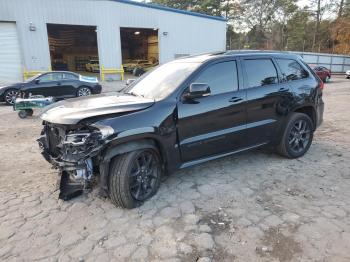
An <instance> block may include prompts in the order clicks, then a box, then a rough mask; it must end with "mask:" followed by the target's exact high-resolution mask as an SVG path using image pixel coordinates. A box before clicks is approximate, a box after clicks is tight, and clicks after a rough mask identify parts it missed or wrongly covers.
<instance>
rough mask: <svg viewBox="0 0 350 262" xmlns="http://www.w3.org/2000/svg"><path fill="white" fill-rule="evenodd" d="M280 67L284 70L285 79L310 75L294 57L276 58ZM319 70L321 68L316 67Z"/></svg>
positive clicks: (283, 77) (291, 79) (295, 78)
mask: <svg viewBox="0 0 350 262" xmlns="http://www.w3.org/2000/svg"><path fill="white" fill-rule="evenodd" d="M276 60H277V63H278V65H279V67H280V68H281V71H282V79H283V81H294V80H299V79H303V78H307V77H308V76H309V74H308V72H306V70H305V69H304V68H303V67H302V66H301V65H300V64H299V63H298V62H297V61H295V60H293V59H280V58H279V59H276ZM315 70H319V68H317V69H316V68H315Z"/></svg>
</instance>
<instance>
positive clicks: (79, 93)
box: [77, 86, 91, 96]
mask: <svg viewBox="0 0 350 262" xmlns="http://www.w3.org/2000/svg"><path fill="white" fill-rule="evenodd" d="M89 95H91V89H90V88H88V87H85V86H82V87H79V89H78V91H77V96H89Z"/></svg>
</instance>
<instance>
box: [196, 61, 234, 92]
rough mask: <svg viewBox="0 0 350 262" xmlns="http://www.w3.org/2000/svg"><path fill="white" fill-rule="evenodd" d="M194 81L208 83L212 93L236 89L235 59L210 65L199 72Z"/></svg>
mask: <svg viewBox="0 0 350 262" xmlns="http://www.w3.org/2000/svg"><path fill="white" fill-rule="evenodd" d="M194 82H195V83H205V84H208V85H209V87H210V90H211V93H212V94H213V95H217V94H223V93H227V92H232V91H236V90H238V78H237V65H236V61H229V62H221V63H218V64H215V65H211V66H209V67H208V68H207V69H205V70H204V71H203V72H201V73H200V75H199V76H198V77H197V79H195V80H194Z"/></svg>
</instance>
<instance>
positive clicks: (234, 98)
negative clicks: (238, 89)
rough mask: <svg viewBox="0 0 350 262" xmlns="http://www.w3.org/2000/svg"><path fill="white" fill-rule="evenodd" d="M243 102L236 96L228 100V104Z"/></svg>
mask: <svg viewBox="0 0 350 262" xmlns="http://www.w3.org/2000/svg"><path fill="white" fill-rule="evenodd" d="M242 100H243V98H241V97H238V96H234V97H232V98H231V99H230V100H228V101H229V102H230V103H238V102H240V101H242Z"/></svg>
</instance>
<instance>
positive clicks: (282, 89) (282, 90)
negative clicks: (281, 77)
mask: <svg viewBox="0 0 350 262" xmlns="http://www.w3.org/2000/svg"><path fill="white" fill-rule="evenodd" d="M287 91H289V88H288V87H281V88H280V89H278V92H287Z"/></svg>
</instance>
